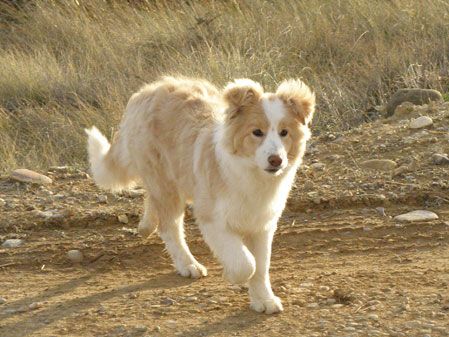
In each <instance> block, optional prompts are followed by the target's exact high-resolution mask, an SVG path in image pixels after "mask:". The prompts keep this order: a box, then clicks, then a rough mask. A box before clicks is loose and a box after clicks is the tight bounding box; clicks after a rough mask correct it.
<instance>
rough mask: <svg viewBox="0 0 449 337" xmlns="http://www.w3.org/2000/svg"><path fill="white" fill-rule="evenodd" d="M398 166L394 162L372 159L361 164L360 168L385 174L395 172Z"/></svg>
mask: <svg viewBox="0 0 449 337" xmlns="http://www.w3.org/2000/svg"><path fill="white" fill-rule="evenodd" d="M396 165H397V164H396V163H395V162H394V161H393V160H389V159H370V160H365V161H364V162H362V163H361V164H360V166H361V167H363V168H367V169H372V170H376V171H384V172H388V171H392V170H394V169H395V167H396Z"/></svg>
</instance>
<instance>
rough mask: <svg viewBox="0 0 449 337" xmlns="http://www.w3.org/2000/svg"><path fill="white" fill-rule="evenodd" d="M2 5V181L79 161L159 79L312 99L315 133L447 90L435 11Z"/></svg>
mask: <svg viewBox="0 0 449 337" xmlns="http://www.w3.org/2000/svg"><path fill="white" fill-rule="evenodd" d="M19 3H22V5H20V6H14V7H13V6H12V5H7V4H5V3H2V4H0V13H2V14H1V15H0V45H2V46H3V48H2V49H1V50H0V156H1V158H2V160H1V161H0V171H1V170H3V171H4V170H9V169H11V168H14V167H18V166H28V167H34V168H44V167H46V166H48V165H55V164H71V165H74V164H78V165H83V164H84V163H85V150H84V143H85V140H84V134H83V130H82V129H83V127H86V126H90V125H92V124H96V125H97V126H99V127H100V129H102V130H103V131H105V132H106V133H107V134H111V133H113V131H114V128H115V127H116V125H117V123H118V121H119V120H120V116H121V114H122V112H123V108H124V106H125V104H126V102H127V100H128V98H129V96H130V95H131V94H132V93H133V92H134V91H136V90H137V89H138V88H139V86H141V85H142V84H143V83H145V82H151V81H153V80H155V79H156V78H158V77H159V76H160V75H162V74H182V75H186V76H195V77H203V78H206V79H208V80H210V81H212V82H213V83H215V84H217V85H223V84H225V83H226V82H227V81H229V80H231V79H233V78H238V77H250V78H252V79H254V80H257V81H260V82H261V83H262V84H263V85H264V86H265V87H266V88H268V89H270V90H274V89H275V87H276V85H277V84H278V83H279V82H280V81H282V80H283V79H285V78H290V77H300V78H302V79H303V80H305V81H306V82H307V83H308V84H309V85H310V86H311V87H312V88H314V90H315V91H316V93H317V96H318V112H317V115H316V118H315V120H314V128H315V132H319V131H323V130H343V129H347V128H350V127H351V126H353V125H357V124H358V123H360V122H362V121H363V120H364V118H365V116H364V113H365V111H366V110H367V109H368V108H369V107H371V106H373V105H378V104H383V103H385V101H386V99H387V98H388V96H389V95H390V94H391V93H392V92H393V91H395V90H396V89H397V88H400V87H425V88H434V89H437V90H441V91H443V92H447V91H448V84H449V80H448V78H449V70H448V59H447V57H448V56H447V55H449V42H448V39H447V36H449V25H448V24H447V22H448V18H449V4H448V3H447V2H446V1H434V0H425V1H422V2H419V3H418V2H409V1H406V0H396V1H389V2H375V1H370V0H355V1H351V2H348V1H319V0H311V1H301V2H299V1H293V0H291V1H282V2H267V1H262V0H252V1H243V0H242V1H233V2H223V1H209V2H204V3H203V2H195V3H191V2H182V3H181V4H179V3H178V2H169V1H168V2H145V1H142V2H136V3H139V5H134V6H132V5H128V4H124V2H118V1H117V2H114V1H108V2H105V1H100V0H93V1H81V0H78V1H70V2H68V1H66V2H63V3H61V2H56V1H43V0H36V1H28V2H26V1H25V2H19Z"/></svg>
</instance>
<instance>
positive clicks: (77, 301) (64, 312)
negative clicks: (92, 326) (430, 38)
mask: <svg viewBox="0 0 449 337" xmlns="http://www.w3.org/2000/svg"><path fill="white" fill-rule="evenodd" d="M89 279H90V276H83V277H80V278H78V279H73V280H70V281H68V282H66V283H63V284H62V285H59V286H56V287H55V288H54V289H49V290H48V291H46V292H45V293H43V294H39V295H37V296H33V297H27V298H24V299H21V300H18V301H15V302H12V303H9V304H8V305H7V306H6V308H4V309H5V310H4V311H3V313H2V314H1V315H0V323H1V321H2V320H3V319H7V318H10V317H13V316H17V315H21V313H20V312H17V311H15V310H12V311H10V312H9V310H8V309H18V308H20V307H21V306H23V305H24V304H29V303H30V302H33V301H42V300H43V299H45V298H47V299H48V298H49V297H52V296H55V295H57V294H61V293H66V292H67V293H68V292H71V291H73V290H74V289H75V288H78V287H80V286H82V285H83V284H84V283H85V282H86V281H87V280H89ZM191 282H192V280H190V279H186V278H181V277H179V276H178V275H176V274H174V273H170V274H161V275H157V276H156V277H154V278H153V279H151V280H148V281H145V282H141V283H135V284H130V285H126V286H123V287H119V288H115V289H112V290H107V291H101V292H96V293H92V294H89V295H87V296H79V297H75V298H72V299H68V300H66V301H64V302H59V303H55V304H53V305H49V306H48V307H44V308H43V309H42V310H39V311H38V312H36V314H33V315H26V316H25V317H23V318H21V319H19V320H17V321H16V322H11V323H6V324H0V336H14V337H25V336H33V335H34V333H36V332H38V331H39V330H41V329H43V328H44V327H45V326H46V325H47V324H51V323H54V322H58V321H61V320H63V319H65V318H67V317H71V316H73V315H75V314H79V313H80V312H83V311H85V310H88V309H91V308H93V307H95V306H97V305H98V304H100V303H103V302H105V301H107V300H109V299H111V298H114V297H120V296H124V295H127V294H130V293H133V292H136V291H142V290H148V289H167V288H173V287H181V286H186V285H188V284H190V283H191Z"/></svg>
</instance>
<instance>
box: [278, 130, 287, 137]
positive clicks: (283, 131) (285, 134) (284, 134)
mask: <svg viewBox="0 0 449 337" xmlns="http://www.w3.org/2000/svg"><path fill="white" fill-rule="evenodd" d="M279 135H280V136H281V137H285V136H287V135H288V131H287V130H285V129H283V130H281V132H280V133H279Z"/></svg>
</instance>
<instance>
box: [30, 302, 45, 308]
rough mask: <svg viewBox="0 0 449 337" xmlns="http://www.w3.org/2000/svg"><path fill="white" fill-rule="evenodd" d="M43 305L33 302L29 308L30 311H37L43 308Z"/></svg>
mask: <svg viewBox="0 0 449 337" xmlns="http://www.w3.org/2000/svg"><path fill="white" fill-rule="evenodd" d="M42 306H43V304H42V303H41V302H33V303H31V304H30V305H29V306H28V309H30V310H36V309H39V308H42Z"/></svg>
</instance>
